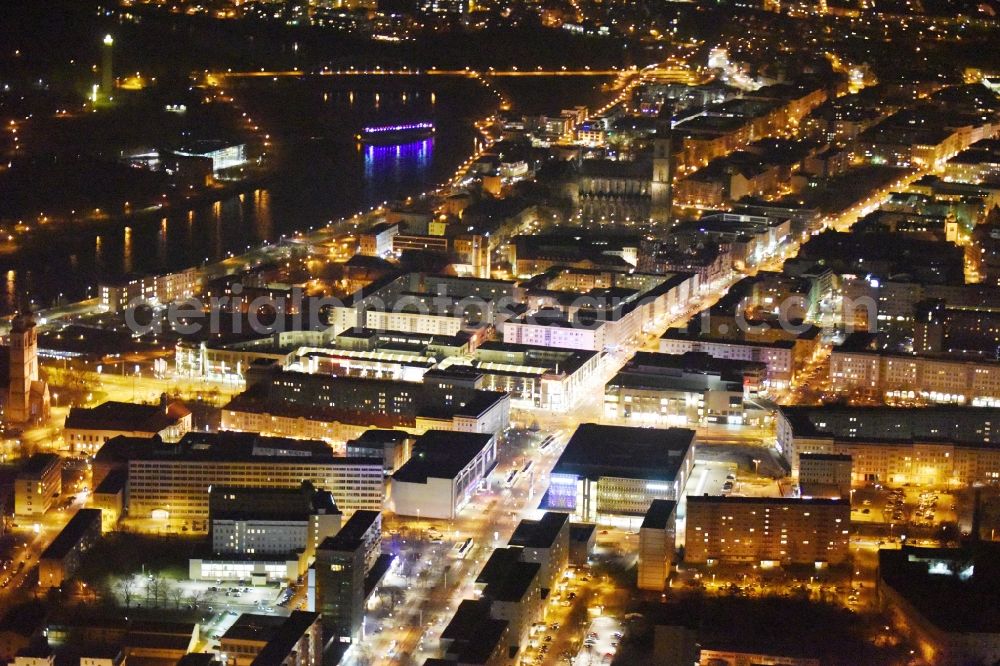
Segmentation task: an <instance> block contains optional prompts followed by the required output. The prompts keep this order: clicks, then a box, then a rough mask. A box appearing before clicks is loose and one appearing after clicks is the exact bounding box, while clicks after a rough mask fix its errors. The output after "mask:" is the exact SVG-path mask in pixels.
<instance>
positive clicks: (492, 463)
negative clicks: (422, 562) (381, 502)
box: [392, 430, 497, 519]
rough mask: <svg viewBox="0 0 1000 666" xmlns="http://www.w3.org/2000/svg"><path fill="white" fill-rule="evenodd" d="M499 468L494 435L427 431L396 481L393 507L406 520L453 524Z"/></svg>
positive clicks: (416, 444) (401, 469)
mask: <svg viewBox="0 0 1000 666" xmlns="http://www.w3.org/2000/svg"><path fill="white" fill-rule="evenodd" d="M496 464H497V438H496V436H495V435H488V434H483V433H472V432H453V431H448V430H428V431H427V432H425V433H424V434H423V435H421V436H420V438H419V439H417V441H416V443H415V444H414V446H413V454H412V455H411V456H410V459H409V460H408V461H407V462H406V463H405V464H404V465H403V466H402V467H400V468H399V470H397V471H396V473H395V474H393V475H392V503H393V506H394V507H395V511H396V513H397V514H399V515H403V516H420V517H423V518H446V519H453V518H455V517H456V516H457V515H458V513H459V512H460V511H461V510H462V508H463V507H464V506H465V505H466V504H467V503H468V502H469V500H470V499H472V496H473V495H474V494H475V493H476V491H477V490H479V489H480V488H481V487H482V484H483V483H484V481H485V480H486V479H487V477H488V476H489V474H490V473H491V472H492V471H493V469H494V468H495V467H496Z"/></svg>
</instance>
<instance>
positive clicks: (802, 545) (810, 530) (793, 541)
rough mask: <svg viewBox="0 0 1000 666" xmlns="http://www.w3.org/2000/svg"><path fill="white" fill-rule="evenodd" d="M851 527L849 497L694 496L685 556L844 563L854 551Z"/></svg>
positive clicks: (771, 562)
mask: <svg viewBox="0 0 1000 666" xmlns="http://www.w3.org/2000/svg"><path fill="white" fill-rule="evenodd" d="M850 529H851V504H850V502H849V501H848V500H828V499H810V500H806V499H790V498H784V497H712V496H702V495H691V496H689V497H688V498H687V517H686V519H685V538H684V561H685V562H690V563H692V564H713V563H716V562H753V563H755V564H760V565H761V566H764V567H767V566H781V565H785V564H815V565H817V566H820V565H826V564H840V563H842V562H844V561H845V560H847V558H848V555H849V546H850Z"/></svg>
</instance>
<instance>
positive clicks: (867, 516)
mask: <svg viewBox="0 0 1000 666" xmlns="http://www.w3.org/2000/svg"><path fill="white" fill-rule="evenodd" d="M957 510H958V505H957V504H956V498H955V497H954V496H953V495H952V494H951V493H948V492H939V491H933V490H921V489H918V488H891V489H890V488H884V487H883V488H874V487H872V488H859V489H857V490H855V491H854V502H853V504H852V507H851V520H852V521H856V522H861V523H866V522H868V523H889V524H895V525H914V526H917V527H930V526H933V525H939V524H941V523H950V522H956V521H957V520H958V513H957Z"/></svg>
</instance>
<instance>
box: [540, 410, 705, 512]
mask: <svg viewBox="0 0 1000 666" xmlns="http://www.w3.org/2000/svg"><path fill="white" fill-rule="evenodd" d="M694 437H695V432H694V431H693V430H687V429H684V428H667V429H654V428H630V427H624V426H603V425H597V424H594V423H583V424H581V425H580V426H578V427H577V429H576V432H574V433H573V436H572V437H571V438H570V440H569V442H568V443H567V444H566V448H565V449H564V450H563V453H562V455H561V456H560V457H559V460H558V461H557V462H556V464H555V467H553V468H552V474H551V475H550V477H549V488H548V492H547V493H546V496H545V498H544V500H543V506H544V507H545V508H549V509H554V510H557V511H569V512H571V513H573V514H575V515H577V516H580V517H581V518H582V519H584V520H596V519H597V517H598V516H602V517H611V516H619V517H630V516H631V517H637V516H643V515H645V513H646V511H648V510H649V505H650V503H651V502H652V501H653V500H655V499H666V500H673V501H678V500H679V499H680V497H681V493H682V492H683V490H684V487H685V486H686V485H687V481H688V478H689V477H690V475H691V469H692V468H693V467H694ZM609 442H614V443H615V446H608V443H609Z"/></svg>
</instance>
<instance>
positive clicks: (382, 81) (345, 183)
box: [0, 76, 604, 312]
mask: <svg viewBox="0 0 1000 666" xmlns="http://www.w3.org/2000/svg"><path fill="white" fill-rule="evenodd" d="M602 82H603V81H602V80H601V79H599V78H596V77H579V78H573V77H563V78H552V79H549V78H540V79H511V80H507V81H500V80H497V84H496V85H497V87H498V88H502V89H503V90H504V91H505V93H506V94H507V95H508V96H509V97H510V98H511V99H512V100H513V102H514V108H515V109H518V110H521V109H524V110H525V112H539V111H542V110H547V111H548V112H549V113H558V111H559V109H560V108H566V107H570V106H573V105H576V104H591V105H596V104H597V103H598V102H600V101H601V100H602V98H603V97H604V95H603V94H602V93H601V92H600V90H599V87H600V85H601V83H602ZM229 89H230V92H232V93H233V94H234V96H235V97H236V98H237V99H238V100H239V101H240V103H241V104H242V106H243V107H244V108H245V109H247V110H248V112H250V113H251V114H252V116H253V117H254V119H255V122H257V123H258V124H259V125H260V126H261V127H262V128H263V129H264V130H266V131H267V132H268V133H270V134H271V135H272V137H273V138H274V139H275V140H276V142H277V143H278V145H280V146H281V150H280V156H281V157H280V159H279V160H278V163H277V164H276V165H275V169H274V174H273V177H272V178H271V179H269V181H268V183H267V185H266V186H262V187H260V188H258V189H254V190H251V191H248V192H246V193H244V194H242V195H232V196H229V197H228V198H225V199H223V200H221V201H217V202H214V203H206V204H204V205H199V206H197V207H195V208H192V209H190V210H179V209H174V210H172V211H171V212H170V213H169V214H167V215H166V216H161V215H151V216H145V217H142V218H136V219H132V220H130V221H128V222H126V223H123V224H116V223H108V224H107V225H105V226H103V227H99V228H95V229H90V230H78V229H74V230H73V231H72V232H67V231H66V230H60V229H46V230H45V231H40V232H37V233H36V234H35V235H34V236H33V237H32V238H31V239H30V240H29V241H28V242H26V243H25V244H24V246H23V247H21V248H20V249H19V250H18V251H17V252H16V253H13V254H10V255H7V256H4V257H2V258H0V276H2V277H3V279H4V288H3V289H2V291H0V310H2V311H5V312H9V311H11V310H12V309H13V308H15V307H17V306H18V304H19V301H23V299H24V298H25V296H27V297H28V298H30V299H31V300H32V303H33V305H34V306H35V307H45V306H49V305H52V304H53V302H54V301H55V300H56V299H58V298H63V299H66V300H69V301H75V300H80V299H83V298H87V297H89V296H93V295H94V294H95V293H96V290H95V287H96V284H97V282H98V281H99V280H102V279H109V278H114V277H118V276H121V275H124V274H128V273H133V272H135V273H155V272H166V271H173V270H179V269H182V268H186V267H189V266H197V265H200V264H202V263H205V262H209V261H214V260H217V259H220V258H222V257H224V256H226V255H227V254H228V253H230V252H233V253H238V252H241V251H243V250H245V249H247V247H248V246H250V245H255V244H259V243H261V242H263V241H266V240H274V239H277V238H279V237H280V236H282V235H289V234H292V233H294V232H295V231H298V230H307V229H309V228H311V227H314V226H319V225H322V224H325V223H327V222H329V221H331V220H334V219H337V218H340V217H344V216H349V215H351V214H353V213H356V212H358V211H361V210H367V209H368V208H369V207H371V206H374V205H377V204H379V203H382V202H383V201H386V200H394V199H402V198H405V197H407V196H411V195H416V194H419V193H420V192H422V191H425V190H427V189H431V188H433V187H434V186H436V185H438V184H439V183H441V182H443V181H445V180H447V179H448V177H449V176H450V175H451V174H452V173H453V172H454V170H455V168H456V167H457V165H458V164H459V163H461V162H462V161H463V160H464V159H465V158H466V157H468V155H469V154H470V153H472V152H473V151H474V150H475V148H476V145H477V142H478V141H479V134H478V133H477V131H476V130H475V128H474V127H473V122H474V121H475V120H477V119H479V118H482V117H484V116H486V115H489V114H490V113H492V112H493V111H494V110H495V105H496V97H495V96H494V95H492V94H491V93H489V92H488V91H487V90H485V89H484V88H483V87H482V86H481V85H480V84H479V83H477V82H475V81H474V80H471V79H466V78H444V77H398V78H388V77H379V76H376V77H371V78H367V79H363V78H359V77H348V78H336V77H305V78H301V79H294V78H288V79H278V80H271V79H242V80H236V81H235V82H233V83H231V84H230V85H229ZM425 119H431V120H433V121H434V122H435V124H436V126H437V129H438V131H437V133H436V134H435V136H434V138H433V139H428V140H424V141H419V142H414V143H410V144H406V145H402V146H392V147H388V146H360V145H358V144H357V142H356V141H355V139H354V135H355V134H356V132H357V131H358V129H359V128H360V127H362V126H364V125H369V124H382V123H390V122H399V121H413V120H425Z"/></svg>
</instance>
